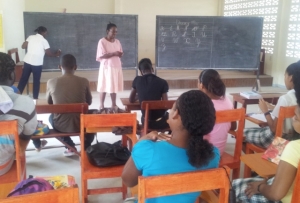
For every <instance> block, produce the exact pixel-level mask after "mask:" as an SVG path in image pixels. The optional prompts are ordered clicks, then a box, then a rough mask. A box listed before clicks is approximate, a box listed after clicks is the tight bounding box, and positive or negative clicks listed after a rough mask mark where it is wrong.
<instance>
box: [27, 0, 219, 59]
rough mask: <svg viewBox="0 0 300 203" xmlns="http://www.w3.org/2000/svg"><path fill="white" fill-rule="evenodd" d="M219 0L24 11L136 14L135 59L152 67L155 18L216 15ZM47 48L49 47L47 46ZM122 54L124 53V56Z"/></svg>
mask: <svg viewBox="0 0 300 203" xmlns="http://www.w3.org/2000/svg"><path fill="white" fill-rule="evenodd" d="M219 1H220V0H186V1H181V0H151V1H147V0H52V1H48V0H26V3H25V10H26V11H34V12H63V9H64V8H66V9H67V13H104V14H136V15H138V27H139V30H138V32H139V40H138V44H139V45H138V46H139V59H141V58H144V57H148V58H150V59H151V60H152V61H153V62H154V63H155V60H154V59H155V23H156V22H155V20H156V15H207V16H214V15H218V13H219V7H218V6H219ZM50 46H51V45H50ZM125 54H126V53H125Z"/></svg>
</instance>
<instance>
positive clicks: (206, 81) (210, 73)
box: [199, 69, 226, 97]
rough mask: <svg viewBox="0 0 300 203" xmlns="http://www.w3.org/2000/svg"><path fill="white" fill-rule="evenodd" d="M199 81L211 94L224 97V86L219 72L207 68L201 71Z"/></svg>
mask: <svg viewBox="0 0 300 203" xmlns="http://www.w3.org/2000/svg"><path fill="white" fill-rule="evenodd" d="M199 83H202V85H203V86H204V87H205V88H206V89H207V90H208V91H209V92H210V93H212V94H214V95H216V96H218V97H224V96H225V91H226V87H225V84H224V83H223V81H222V80H221V77H220V75H219V73H218V72H217V71H216V70H213V69H207V70H204V71H202V72H201V74H200V76H199Z"/></svg>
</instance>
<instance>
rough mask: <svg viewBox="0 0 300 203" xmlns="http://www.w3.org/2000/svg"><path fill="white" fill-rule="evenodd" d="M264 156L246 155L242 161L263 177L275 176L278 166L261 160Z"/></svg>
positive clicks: (260, 154)
mask: <svg viewBox="0 0 300 203" xmlns="http://www.w3.org/2000/svg"><path fill="white" fill-rule="evenodd" d="M262 155H263V153H256V154H245V155H242V156H241V161H242V162H243V163H244V164H246V165H247V166H248V167H250V168H251V169H252V170H253V171H255V172H256V173H257V174H258V175H259V176H261V177H266V178H267V177H272V176H274V175H275V174H276V170H277V167H278V165H277V164H274V163H272V162H270V161H267V160H265V159H263V158H261V156H262Z"/></svg>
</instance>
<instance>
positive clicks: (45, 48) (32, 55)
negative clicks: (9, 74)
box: [18, 26, 61, 99]
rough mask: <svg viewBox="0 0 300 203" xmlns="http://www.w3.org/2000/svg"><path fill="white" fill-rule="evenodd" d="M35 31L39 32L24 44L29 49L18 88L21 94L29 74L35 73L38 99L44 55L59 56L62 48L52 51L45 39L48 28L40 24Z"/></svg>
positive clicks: (34, 88)
mask: <svg viewBox="0 0 300 203" xmlns="http://www.w3.org/2000/svg"><path fill="white" fill-rule="evenodd" d="M35 32H36V33H37V34H35V35H30V36H29V37H28V38H27V39H26V41H25V42H24V43H23V44H22V48H23V49H27V53H26V55H25V57H24V67H23V73H22V76H21V79H20V82H19V84H18V89H19V90H20V92H21V94H22V93H23V90H24V88H25V86H26V84H27V82H28V79H29V76H30V74H31V72H32V74H33V98H34V99H38V97H39V91H40V78H41V73H42V68H43V63H44V55H45V53H46V55H47V56H50V57H59V56H60V53H61V50H57V51H56V52H55V53H52V52H51V50H50V46H49V43H48V41H47V40H46V39H45V37H46V35H47V28H45V27H43V26H40V27H38V28H37V29H36V30H35Z"/></svg>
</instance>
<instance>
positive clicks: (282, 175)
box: [245, 160, 297, 201]
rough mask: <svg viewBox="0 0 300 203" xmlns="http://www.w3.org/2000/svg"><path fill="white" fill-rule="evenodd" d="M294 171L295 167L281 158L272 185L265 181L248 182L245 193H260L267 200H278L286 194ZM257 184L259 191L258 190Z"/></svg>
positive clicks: (293, 176) (294, 174)
mask: <svg viewBox="0 0 300 203" xmlns="http://www.w3.org/2000/svg"><path fill="white" fill-rule="evenodd" d="M296 173H297V168H295V167H294V166H293V165H291V164H289V163H287V162H285V161H282V160H281V161H280V162H279V165H278V168H277V171H276V175H275V179H274V181H273V183H272V185H267V184H266V182H265V181H260V182H252V183H249V185H248V188H247V189H246V191H245V193H246V195H247V196H248V197H251V196H252V195H254V194H258V193H260V194H261V195H263V196H265V197H266V198H267V199H268V200H272V201H279V200H281V199H282V198H283V197H284V196H285V195H286V194H287V192H288V190H289V189H290V187H291V186H292V184H293V182H294V180H295V177H296ZM259 185H260V187H259V191H260V192H259V191H258V186H259Z"/></svg>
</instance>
